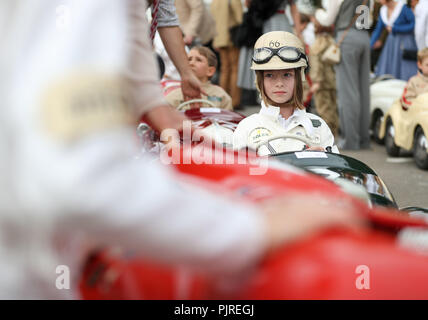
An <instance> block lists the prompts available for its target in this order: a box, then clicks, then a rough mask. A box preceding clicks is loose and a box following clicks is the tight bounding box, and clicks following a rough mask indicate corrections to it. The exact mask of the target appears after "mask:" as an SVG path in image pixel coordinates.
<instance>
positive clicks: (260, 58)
mask: <svg viewBox="0 0 428 320" xmlns="http://www.w3.org/2000/svg"><path fill="white" fill-rule="evenodd" d="M275 55H276V56H278V57H279V58H280V59H281V60H282V61H284V62H291V63H292V62H297V61H299V60H300V59H302V58H303V59H305V61H306V65H308V58H307V57H306V55H305V54H304V53H303V52H301V51H300V50H299V49H297V48H295V47H281V48H277V49H274V48H268V47H263V48H258V49H254V53H253V61H254V63H257V64H263V63H266V62H268V61H269V60H270V59H272V57H273V56H275Z"/></svg>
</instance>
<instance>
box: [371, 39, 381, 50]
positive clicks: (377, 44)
mask: <svg viewBox="0 0 428 320" xmlns="http://www.w3.org/2000/svg"><path fill="white" fill-rule="evenodd" d="M382 45H383V43H382V41H380V40H377V41H376V42H375V43H374V44H373V49H379V48H381V47H382Z"/></svg>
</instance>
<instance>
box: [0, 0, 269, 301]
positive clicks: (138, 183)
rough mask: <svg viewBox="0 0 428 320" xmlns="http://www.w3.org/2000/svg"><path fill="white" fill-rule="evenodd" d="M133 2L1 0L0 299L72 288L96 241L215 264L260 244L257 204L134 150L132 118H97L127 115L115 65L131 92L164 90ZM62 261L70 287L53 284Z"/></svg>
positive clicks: (225, 268) (254, 254)
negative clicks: (192, 180)
mask: <svg viewBox="0 0 428 320" xmlns="http://www.w3.org/2000/svg"><path fill="white" fill-rule="evenodd" d="M128 6H130V7H128ZM129 10H130V11H131V12H132V13H133V17H134V18H135V19H136V22H137V24H136V25H134V29H132V30H134V31H135V32H136V33H135V34H133V36H134V37H137V38H138V37H140V38H139V40H140V41H136V42H131V43H129V42H128V41H129V40H131V41H132V40H135V39H134V38H133V37H129V33H128V30H130V29H129V26H128V23H129V22H130V20H129V12H130V11H129ZM144 12H145V1H141V0H127V1H124V0H123V1H122V0H121V1H117V0H91V1H87V0H38V1H30V2H28V1H26V0H14V1H9V0H6V1H1V2H0V14H1V13H7V14H4V15H3V16H2V19H0V20H1V24H0V39H1V40H2V45H3V49H2V50H1V51H0V66H1V69H2V72H1V74H0V77H2V79H1V80H2V81H0V94H1V97H2V108H1V109H0V112H1V116H0V175H1V177H2V179H0V299H14V298H20V299H27V298H30V299H44V298H70V297H76V296H78V290H77V283H76V281H77V279H78V277H79V273H80V270H81V267H82V261H83V260H84V259H85V258H86V257H87V254H88V252H90V251H91V250H93V249H94V248H96V247H99V246H105V245H107V246H108V245H118V246H121V247H123V248H125V249H130V250H133V251H135V252H136V253H137V254H138V255H140V256H142V257H149V258H150V259H152V260H153V259H154V260H158V261H164V262H167V263H174V264H180V265H184V266H192V267H195V268H202V269H204V270H207V271H212V272H219V273H222V272H229V271H231V270H235V271H236V270H241V268H243V267H246V266H248V265H252V264H253V263H255V262H256V261H257V260H258V259H259V257H260V255H261V253H262V252H264V250H265V241H266V240H265V238H266V235H265V232H266V231H265V225H264V220H263V219H262V217H261V215H260V214H259V213H258V212H257V211H255V209H253V208H252V207H246V206H244V205H238V204H234V203H232V202H231V201H228V200H227V199H226V197H219V196H218V195H216V196H212V195H210V194H208V193H206V192H203V191H201V190H199V189H200V188H197V187H196V188H195V187H191V186H190V185H188V184H186V183H184V182H179V181H178V180H177V179H176V178H174V174H173V172H172V171H170V170H168V168H166V167H162V166H161V165H159V164H156V163H153V162H151V161H149V160H151V159H145V158H143V159H141V160H135V159H134V158H135V155H136V154H137V153H138V149H139V148H138V146H137V145H136V144H135V130H136V128H135V124H126V122H125V119H126V117H124V118H123V119H122V118H118V117H111V118H109V114H110V112H112V114H113V115H114V114H117V115H120V116H126V115H128V116H129V115H130V112H129V110H128V109H126V108H125V107H126V106H127V105H128V104H125V103H124V100H123V99H118V98H117V97H118V96H117V94H122V91H121V88H122V87H121V86H119V85H118V83H119V82H116V80H117V79H121V78H122V77H123V76H125V77H126V78H127V80H128V81H129V82H127V83H131V85H132V88H134V89H135V88H139V90H132V91H131V93H133V95H134V99H136V100H137V103H138V102H141V101H144V100H139V99H143V98H144V97H147V99H148V100H147V102H148V103H149V105H148V106H144V107H148V108H150V107H151V106H155V105H156V104H159V103H163V101H164V100H163V99H162V98H161V97H162V94H161V90H160V87H159V84H158V80H157V72H156V65H155V61H154V59H153V55H152V53H151V50H152V49H151V44H150V41H149V39H148V26H147V22H145V18H144ZM64 14H65V15H66V16H61V15H64ZM67 14H69V16H67ZM64 19H65V20H64ZM67 19H69V20H67ZM67 21H68V22H69V24H67ZM134 22H135V21H134ZM135 27H137V28H135ZM130 45H131V46H130ZM130 53H131V56H132V58H131V61H129V57H130ZM132 54H134V55H132ZM138 57H140V58H138ZM141 57H143V58H144V59H141ZM133 59H134V60H133ZM130 62H133V63H132V64H130V65H128V64H129V63H130ZM140 91H143V92H140ZM125 92H126V93H128V92H127V91H125ZM106 97H107V99H106ZM108 97H110V98H109V99H108ZM112 97H113V98H112ZM121 97H122V96H121ZM159 97H160V98H159ZM131 101H134V100H132V99H131ZM126 102H129V101H126ZM121 103H123V105H122V104H121ZM118 106H120V108H119V107H118ZM144 107H143V109H144ZM100 110H101V111H100ZM137 113H138V112H137ZM131 116H132V115H131ZM64 119H66V120H67V121H65V120H64ZM109 119H110V120H109ZM57 120H58V121H57ZM59 120H61V121H63V122H60V121H59ZM88 123H89V124H91V125H87V124H88ZM60 265H66V266H68V267H69V269H70V275H71V288H70V290H58V289H57V288H56V286H55V284H56V280H57V277H58V274H57V273H56V268H57V266H60ZM182 298H183V297H182ZM184 298H185V297H184Z"/></svg>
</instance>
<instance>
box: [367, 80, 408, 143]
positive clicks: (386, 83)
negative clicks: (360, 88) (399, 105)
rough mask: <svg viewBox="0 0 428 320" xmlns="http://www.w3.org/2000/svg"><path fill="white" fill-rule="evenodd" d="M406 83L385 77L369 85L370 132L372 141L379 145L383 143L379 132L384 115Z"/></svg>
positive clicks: (398, 96)
mask: <svg viewBox="0 0 428 320" xmlns="http://www.w3.org/2000/svg"><path fill="white" fill-rule="evenodd" d="M406 83H407V82H406V81H403V80H399V79H394V78H392V76H391V77H389V76H387V75H386V76H382V77H379V78H376V79H374V80H373V82H372V84H371V85H370V114H371V120H370V131H371V135H372V137H373V139H374V140H375V141H376V142H377V143H379V144H382V143H383V139H380V138H379V130H380V126H381V124H382V121H383V118H384V115H385V114H386V112H387V111H388V110H389V108H390V107H391V106H392V104H393V103H394V101H395V100H397V99H399V98H400V96H401V94H402V93H403V90H404V87H405V86H406Z"/></svg>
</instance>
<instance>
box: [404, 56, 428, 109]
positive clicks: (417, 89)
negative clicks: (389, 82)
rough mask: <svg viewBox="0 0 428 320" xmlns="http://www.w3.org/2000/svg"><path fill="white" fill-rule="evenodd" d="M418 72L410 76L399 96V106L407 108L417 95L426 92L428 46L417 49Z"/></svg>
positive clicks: (427, 81) (427, 87)
mask: <svg viewBox="0 0 428 320" xmlns="http://www.w3.org/2000/svg"><path fill="white" fill-rule="evenodd" d="M418 69H419V71H418V73H417V74H416V75H415V76H413V77H411V78H410V79H409V81H408V82H407V85H406V86H405V88H404V91H403V95H402V96H401V106H402V107H403V109H404V110H408V109H409V107H410V106H411V105H412V100H414V99H415V98H416V97H417V96H418V95H420V94H422V93H426V92H428V48H424V49H422V50H419V51H418Z"/></svg>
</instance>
